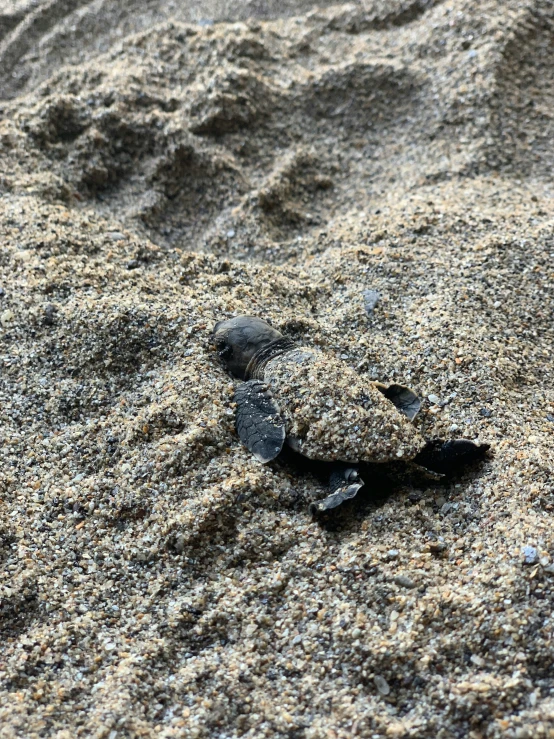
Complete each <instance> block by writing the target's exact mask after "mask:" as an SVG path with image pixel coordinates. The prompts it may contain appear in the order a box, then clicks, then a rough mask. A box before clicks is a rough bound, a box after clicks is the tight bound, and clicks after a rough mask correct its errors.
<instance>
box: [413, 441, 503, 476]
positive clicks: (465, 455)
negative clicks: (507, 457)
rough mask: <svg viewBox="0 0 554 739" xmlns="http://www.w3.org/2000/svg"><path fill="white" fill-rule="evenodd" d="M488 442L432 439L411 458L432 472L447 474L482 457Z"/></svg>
mask: <svg viewBox="0 0 554 739" xmlns="http://www.w3.org/2000/svg"><path fill="white" fill-rule="evenodd" d="M489 449H490V444H475V442H473V441H469V439H449V440H448V441H444V439H433V440H431V441H428V442H427V444H426V445H425V446H424V447H423V449H422V450H421V451H420V452H419V454H418V455H417V456H416V457H414V459H413V460H412V461H413V462H415V464H417V465H421V466H422V467H425V468H426V469H428V470H431V471H432V472H438V473H439V474H442V475H447V474H449V473H450V472H454V471H455V470H457V469H459V468H460V467H464V466H465V465H466V464H471V463H472V462H476V461H478V460H480V459H483V458H484V457H485V455H486V453H487V451H488V450H489Z"/></svg>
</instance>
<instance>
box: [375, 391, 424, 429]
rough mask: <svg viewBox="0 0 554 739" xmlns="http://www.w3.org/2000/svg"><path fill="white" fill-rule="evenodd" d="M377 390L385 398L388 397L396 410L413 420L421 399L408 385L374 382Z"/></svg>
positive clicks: (419, 407) (419, 408)
mask: <svg viewBox="0 0 554 739" xmlns="http://www.w3.org/2000/svg"><path fill="white" fill-rule="evenodd" d="M375 387H376V388H377V390H380V391H381V392H382V393H383V395H384V396H385V398H388V400H390V402H391V403H393V405H395V406H396V407H397V408H398V410H399V411H400V412H401V413H403V414H404V415H405V416H406V417H407V418H409V419H410V421H413V420H414V418H415V417H416V416H417V414H418V413H419V411H420V410H421V400H420V399H419V397H418V396H417V395H416V393H414V391H413V390H410V388H409V387H404V385H396V384H394V385H388V386H387V385H383V384H382V383H380V382H376V383H375Z"/></svg>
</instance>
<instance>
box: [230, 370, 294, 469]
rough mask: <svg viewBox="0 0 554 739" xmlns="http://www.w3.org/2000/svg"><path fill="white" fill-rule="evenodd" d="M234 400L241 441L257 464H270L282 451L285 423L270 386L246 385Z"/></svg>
mask: <svg viewBox="0 0 554 739" xmlns="http://www.w3.org/2000/svg"><path fill="white" fill-rule="evenodd" d="M234 401H235V403H236V404H237V411H236V428H237V433H238V435H239V438H240V440H241V441H242V443H243V444H244V445H245V447H247V449H249V450H250V451H251V452H252V454H253V455H254V456H255V457H256V459H257V460H258V462H261V463H262V464H265V463H266V462H271V460H272V459H275V457H276V456H277V455H278V454H279V453H280V452H281V449H282V448H283V444H284V442H285V422H284V420H283V418H282V417H281V413H280V410H279V406H278V405H277V403H276V402H275V400H274V399H273V395H272V394H271V392H270V390H269V388H268V386H267V384H266V383H265V382H262V381H261V380H249V381H248V382H243V383H242V385H239V387H238V388H237V391H236V392H235V397H234Z"/></svg>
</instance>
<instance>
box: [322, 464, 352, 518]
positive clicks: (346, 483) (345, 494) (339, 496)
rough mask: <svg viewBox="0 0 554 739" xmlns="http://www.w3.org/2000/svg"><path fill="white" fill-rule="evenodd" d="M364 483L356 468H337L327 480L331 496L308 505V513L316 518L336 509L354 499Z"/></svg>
mask: <svg viewBox="0 0 554 739" xmlns="http://www.w3.org/2000/svg"><path fill="white" fill-rule="evenodd" d="M363 486H364V481H363V480H362V478H361V477H360V475H359V473H358V469H357V468H356V467H338V468H337V469H335V470H334V471H333V472H332V473H331V478H330V480H329V488H330V490H331V495H328V496H327V497H326V498H323V500H316V501H315V502H314V503H310V508H309V510H310V513H311V514H312V516H316V515H317V514H318V513H323V512H325V511H330V510H331V509H332V508H337V507H338V506H340V505H342V504H343V503H344V502H345V501H346V500H350V499H351V498H354V497H355V495H356V494H357V492H358V490H360V488H363Z"/></svg>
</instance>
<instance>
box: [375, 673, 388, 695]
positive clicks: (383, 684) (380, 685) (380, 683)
mask: <svg viewBox="0 0 554 739" xmlns="http://www.w3.org/2000/svg"><path fill="white" fill-rule="evenodd" d="M373 682H374V683H375V687H376V688H377V690H378V691H379V693H381V695H388V694H389V693H390V685H389V684H388V682H387V681H386V680H385V678H384V677H383V676H382V675H374V676H373Z"/></svg>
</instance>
